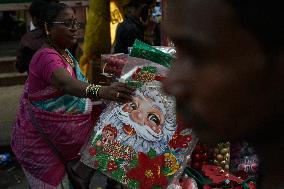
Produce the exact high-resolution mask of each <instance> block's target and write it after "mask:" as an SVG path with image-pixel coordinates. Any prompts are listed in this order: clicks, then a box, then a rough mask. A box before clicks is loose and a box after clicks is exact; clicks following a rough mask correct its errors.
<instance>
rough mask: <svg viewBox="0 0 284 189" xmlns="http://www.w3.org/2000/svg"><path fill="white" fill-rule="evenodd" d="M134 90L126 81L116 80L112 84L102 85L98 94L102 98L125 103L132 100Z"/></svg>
mask: <svg viewBox="0 0 284 189" xmlns="http://www.w3.org/2000/svg"><path fill="white" fill-rule="evenodd" d="M134 91H135V89H134V88H132V87H129V86H128V85H126V84H125V83H120V82H115V83H112V84H111V85H110V86H102V88H101V89H100V90H99V94H98V95H99V97H100V98H102V99H105V100H112V101H117V102H123V103H125V102H129V101H131V100H132V95H133V93H134Z"/></svg>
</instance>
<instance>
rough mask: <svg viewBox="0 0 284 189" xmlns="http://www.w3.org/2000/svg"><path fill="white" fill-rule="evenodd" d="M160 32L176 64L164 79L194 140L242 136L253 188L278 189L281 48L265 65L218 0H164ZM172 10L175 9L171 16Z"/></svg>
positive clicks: (283, 151)
mask: <svg viewBox="0 0 284 189" xmlns="http://www.w3.org/2000/svg"><path fill="white" fill-rule="evenodd" d="M168 4H169V5H168V10H167V16H166V22H165V25H164V27H165V29H166V32H167V33H168V35H169V36H170V38H171V39H172V40H173V41H174V43H175V46H176V48H177V61H176V62H175V63H174V66H173V68H172V70H171V71H170V73H169V76H168V78H167V80H166V81H165V84H164V89H165V90H166V92H168V93H169V94H171V95H173V96H175V97H176V99H177V101H178V105H177V111H178V112H181V113H182V114H183V115H184V117H185V118H186V120H187V122H188V123H189V124H190V125H192V126H193V129H194V130H195V132H196V133H197V135H198V136H199V138H200V140H201V141H203V142H206V143H209V144H215V143H216V142H221V141H238V140H243V139H245V140H248V141H250V142H251V143H252V144H253V145H254V146H255V148H256V150H257V153H258V155H259V158H260V161H261V170H260V176H261V177H260V182H259V183H260V186H259V188H261V189H271V188H273V189H278V188H283V186H284V181H283V176H284V166H283V164H282V159H283V158H284V148H283V142H284V141H283V136H282V133H283V132H282V131H281V128H282V127H283V126H282V125H283V124H279V123H280V122H281V123H283V122H284V115H283V112H284V110H283V109H284V108H283V107H284V99H283V96H284V87H283V82H284V75H283V71H284V67H283V65H284V57H283V49H280V53H275V55H274V57H273V61H274V62H273V63H272V62H268V59H267V57H268V54H267V52H266V51H265V49H264V48H263V46H262V44H261V42H260V41H259V40H258V39H257V38H256V37H255V35H254V34H253V33H252V32H251V31H248V30H247V29H245V28H243V27H242V25H241V24H240V23H239V22H238V20H237V15H236V13H235V12H234V10H233V9H232V7H230V5H228V4H226V3H225V1H223V0H180V1H169V2H168ZM177 12H178V13H179V14H177Z"/></svg>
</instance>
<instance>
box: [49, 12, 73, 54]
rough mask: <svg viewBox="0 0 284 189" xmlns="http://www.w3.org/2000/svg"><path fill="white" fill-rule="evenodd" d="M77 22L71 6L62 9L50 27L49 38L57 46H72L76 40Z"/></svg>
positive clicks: (62, 47) (63, 47)
mask: <svg viewBox="0 0 284 189" xmlns="http://www.w3.org/2000/svg"><path fill="white" fill-rule="evenodd" d="M77 26H78V22H77V20H76V18H75V13H74V11H73V10H72V9H71V8H65V9H63V10H62V11H61V12H60V13H59V14H58V16H57V18H56V19H55V21H54V22H53V23H52V25H51V27H50V38H51V40H52V42H53V43H54V44H55V45H56V46H57V47H59V48H61V49H65V48H70V47H72V46H73V45H74V44H75V43H76V42H77V35H78V27H77Z"/></svg>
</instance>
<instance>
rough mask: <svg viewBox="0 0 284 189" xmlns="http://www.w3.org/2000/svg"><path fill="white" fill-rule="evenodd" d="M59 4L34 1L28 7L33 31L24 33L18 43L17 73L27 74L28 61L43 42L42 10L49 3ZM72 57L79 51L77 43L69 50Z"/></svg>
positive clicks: (47, 1) (52, 0) (44, 0)
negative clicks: (33, 27)
mask: <svg viewBox="0 0 284 189" xmlns="http://www.w3.org/2000/svg"><path fill="white" fill-rule="evenodd" d="M54 2H59V1H58V0H34V1H33V2H32V3H31V6H30V7H29V13H30V15H31V17H32V22H33V24H34V26H35V29H34V30H32V31H29V32H27V33H25V34H24V35H23V36H22V38H21V41H20V44H19V49H18V52H17V60H16V64H15V67H16V69H17V71H18V72H20V73H23V72H28V71H29V64H30V61H31V59H32V57H33V55H34V54H35V52H36V51H37V50H38V49H40V48H41V46H42V44H43V43H44V42H45V40H46V39H45V37H46V36H45V34H44V22H43V17H44V14H43V12H44V10H45V7H46V6H47V5H48V4H49V3H54ZM69 50H70V52H71V53H72V55H75V57H77V56H78V54H79V53H80V51H81V48H80V46H79V44H78V43H76V44H75V45H73V46H72V47H71V48H70V49H69Z"/></svg>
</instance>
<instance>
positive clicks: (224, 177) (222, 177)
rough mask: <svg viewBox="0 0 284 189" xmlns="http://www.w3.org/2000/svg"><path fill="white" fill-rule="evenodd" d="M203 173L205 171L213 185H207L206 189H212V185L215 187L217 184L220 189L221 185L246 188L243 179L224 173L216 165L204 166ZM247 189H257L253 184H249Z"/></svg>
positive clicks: (239, 188)
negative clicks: (243, 185)
mask: <svg viewBox="0 0 284 189" xmlns="http://www.w3.org/2000/svg"><path fill="white" fill-rule="evenodd" d="M202 171H203V173H204V175H205V176H207V177H208V178H209V179H210V180H211V181H212V183H211V184H207V185H205V186H203V188H204V189H211V188H212V185H214V184H216V187H215V188H220V187H218V186H219V185H220V184H221V185H226V186H227V188H230V186H232V187H234V188H236V189H243V188H244V187H242V183H243V182H244V180H243V179H241V178H238V177H236V176H234V175H232V174H230V173H229V172H227V171H224V170H223V169H222V168H221V167H218V166H214V165H203V166H202ZM232 187H231V188H232ZM247 188H249V189H256V185H255V183H253V182H249V183H248V184H247Z"/></svg>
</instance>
